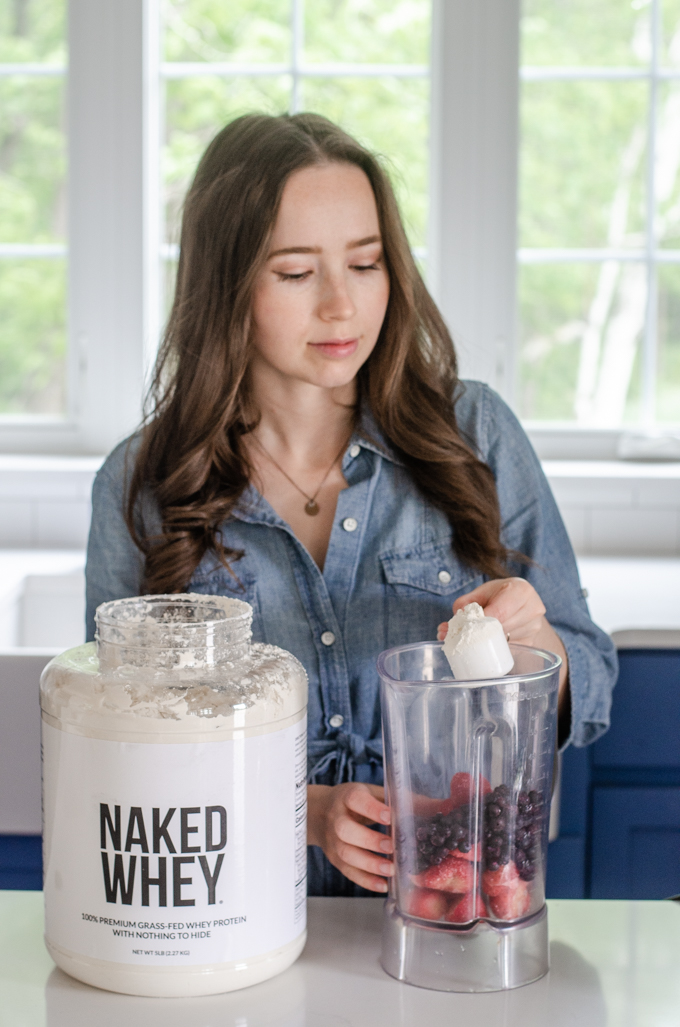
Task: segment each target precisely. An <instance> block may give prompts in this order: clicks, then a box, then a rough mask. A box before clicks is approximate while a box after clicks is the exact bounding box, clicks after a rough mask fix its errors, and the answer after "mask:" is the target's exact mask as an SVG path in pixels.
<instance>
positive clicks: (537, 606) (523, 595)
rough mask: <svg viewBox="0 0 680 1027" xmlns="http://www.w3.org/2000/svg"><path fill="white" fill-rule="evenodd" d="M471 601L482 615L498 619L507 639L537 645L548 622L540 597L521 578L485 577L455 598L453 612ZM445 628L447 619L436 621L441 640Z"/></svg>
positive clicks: (520, 643)
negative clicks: (465, 593)
mask: <svg viewBox="0 0 680 1027" xmlns="http://www.w3.org/2000/svg"><path fill="white" fill-rule="evenodd" d="M470 603H479V605H480V606H481V607H482V609H483V610H484V614H485V616H487V617H495V618H496V620H499V621H500V622H501V624H502V625H503V630H504V631H505V633H506V635H507V636H508V641H510V642H517V643H518V644H519V645H536V644H537V642H536V640H537V638H538V636H539V635H540V634H541V631H542V630H543V628H544V626H545V624H547V621H546V619H545V606H544V605H543V603H542V601H541V597H540V596H539V594H538V592H537V591H536V589H535V588H534V587H533V586H532V585H530V584H529V582H528V581H525V580H524V578H500V579H498V580H495V581H485V582H484V584H483V585H480V586H479V588H476V589H475V590H474V592H468V594H467V595H465V596H460V597H459V598H458V599H456V601H455V603H454V604H453V612H454V613H458V611H459V610H462V609H463V607H464V606H469V604H470ZM448 628H449V626H448V623H447V622H444V623H443V624H440V625H439V628H438V629H437V638H438V640H439V641H440V642H442V641H443V640H444V639H445V638H446V633H447V631H448Z"/></svg>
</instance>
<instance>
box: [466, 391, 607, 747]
mask: <svg viewBox="0 0 680 1027" xmlns="http://www.w3.org/2000/svg"><path fill="white" fill-rule="evenodd" d="M477 388H480V389H481V391H482V395H481V396H480V397H479V399H480V402H479V404H478V408H477V411H476V416H477V417H478V418H480V420H481V423H478V424H477V425H476V428H477V431H478V432H479V434H478V435H477V438H478V440H479V443H481V448H482V450H483V451H482V452H481V453H480V455H481V456H482V458H483V459H484V460H486V462H487V463H488V464H489V466H490V467H491V469H492V471H493V473H494V476H495V478H496V485H497V489H498V496H499V501H500V506H501V517H502V524H503V527H502V533H503V542H504V543H505V545H506V546H508V548H509V549H514V550H516V551H518V552H520V553H523V554H524V555H525V556H527V557H529V559H530V561H531V563H529V564H526V563H521V562H519V561H518V562H517V563H515V564H513V566H512V571H513V573H514V574H516V575H518V576H521V577H523V578H526V580H527V581H529V582H530V583H531V584H532V585H533V586H534V588H535V589H536V591H537V592H538V594H539V595H540V597H541V599H542V600H543V603H544V605H545V608H546V617H547V619H548V621H549V622H550V624H551V625H552V626H553V628H554V629H555V631H556V632H557V633H558V635H559V636H560V638H561V639H562V642H563V643H564V648H565V650H566V652H567V657H568V660H569V687H570V691H571V731H570V733H569V738H568V740H567V743H565V744H568V743H569V742H571V743H573V744H574V745H577V746H584V745H588V744H589V743H590V742H594V741H595V740H596V739H597V738H599V737H600V735H602V734H604V732H605V731H606V730H607V728H608V727H609V715H610V709H611V699H612V689H613V687H614V684H615V682H616V677H617V673H618V663H617V658H616V650H615V648H614V645H613V643H612V641H611V639H610V638H609V636H608V635H607V634H606V633H605V632H604V631H602V630H601V629H600V628H598V627H597V625H596V624H594V623H593V621H592V620H591V618H590V614H589V612H588V605H587V603H586V601H585V598H584V596H583V592H582V590H581V583H580V581H579V575H578V569H577V566H576V559H575V557H574V552H573V550H572V547H571V543H570V541H569V537H568V535H567V532H566V529H565V527H564V523H563V521H562V518H561V516H560V512H559V510H558V508H557V504H556V502H555V500H554V498H553V495H552V492H551V491H550V486H549V484H548V482H547V480H546V477H545V475H544V473H543V470H542V468H541V465H540V462H539V460H538V458H537V456H536V454H535V452H534V450H533V448H532V446H531V443H530V442H529V439H528V438H527V436H526V434H525V432H524V430H523V428H522V427H521V425H520V424H519V422H518V420H517V418H516V417H515V415H514V414H513V413H512V411H511V410H510V409H509V408H508V407H507V406H506V404H505V403H504V402H503V401H502V400H501V398H500V397H499V396H498V395H496V393H494V392H493V390H491V389H489V388H488V387H486V386H481V387H480V386H477Z"/></svg>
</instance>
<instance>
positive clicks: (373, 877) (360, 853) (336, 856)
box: [327, 842, 394, 892]
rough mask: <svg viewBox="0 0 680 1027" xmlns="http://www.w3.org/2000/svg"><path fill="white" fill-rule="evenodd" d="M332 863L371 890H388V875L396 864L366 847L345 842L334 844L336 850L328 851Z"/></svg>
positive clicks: (390, 874)
mask: <svg viewBox="0 0 680 1027" xmlns="http://www.w3.org/2000/svg"><path fill="white" fill-rule="evenodd" d="M327 855H328V857H329V859H330V861H331V863H333V864H334V866H336V867H337V868H338V870H340V872H341V873H343V874H344V875H345V877H349V879H350V881H354V882H356V884H360V885H361V886H362V888H369V889H370V890H371V891H381V892H385V891H387V882H386V880H385V878H386V877H392V875H393V874H394V866H393V864H392V863H388V862H387V861H386V860H385V859H381V858H380V856H373V855H371V853H370V852H367V851H366V850H365V849H361V848H359V847H358V846H356V845H347V844H345V843H344V842H340V843H338V844H337V845H336V846H334V850H333V851H332V852H330V853H327Z"/></svg>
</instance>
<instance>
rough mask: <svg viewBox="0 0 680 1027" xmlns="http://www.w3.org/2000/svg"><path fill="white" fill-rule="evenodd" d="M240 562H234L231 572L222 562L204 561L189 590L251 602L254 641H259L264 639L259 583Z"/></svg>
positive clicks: (195, 573)
mask: <svg viewBox="0 0 680 1027" xmlns="http://www.w3.org/2000/svg"><path fill="white" fill-rule="evenodd" d="M239 562H240V561H239ZM239 562H236V563H235V564H234V567H233V571H234V573H233V574H230V573H229V571H228V570H227V569H226V567H223V566H222V565H221V564H215V563H214V562H211V563H210V564H206V561H203V562H202V563H201V564H199V566H198V567H197V568H196V571H195V572H194V576H193V578H192V579H191V584H190V585H189V589H188V591H190V592H198V593H200V595H211V596H228V597H229V598H230V599H242V600H243V602H244V603H249V604H250V606H251V607H252V609H253V641H255V642H257V641H260V640H261V639H262V620H261V614H260V604H259V599H258V594H257V584H256V581H255V577H254V575H252V574H251V573H250V572H249V571H248V568H247V567H244V566H239Z"/></svg>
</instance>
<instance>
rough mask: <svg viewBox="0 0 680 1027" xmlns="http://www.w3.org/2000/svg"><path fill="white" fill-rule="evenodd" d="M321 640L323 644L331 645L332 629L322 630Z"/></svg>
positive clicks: (333, 636)
mask: <svg viewBox="0 0 680 1027" xmlns="http://www.w3.org/2000/svg"><path fill="white" fill-rule="evenodd" d="M321 641H322V642H323V644H324V645H333V642H335V635H334V634H333V632H332V631H324V633H323V635H322V636H321Z"/></svg>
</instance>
